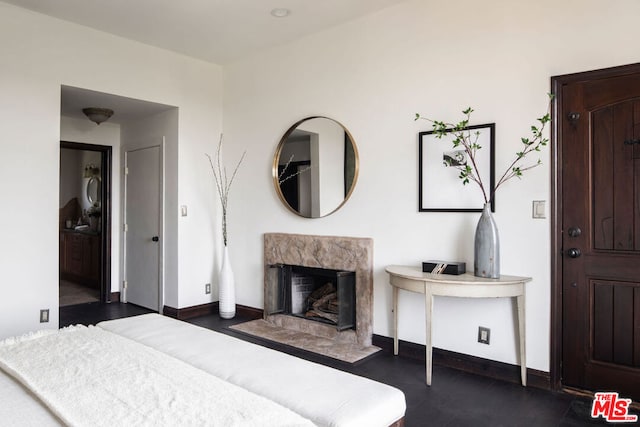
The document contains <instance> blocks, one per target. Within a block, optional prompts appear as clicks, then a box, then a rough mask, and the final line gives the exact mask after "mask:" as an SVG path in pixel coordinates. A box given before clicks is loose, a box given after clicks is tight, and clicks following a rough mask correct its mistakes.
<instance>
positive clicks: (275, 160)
mask: <svg viewBox="0 0 640 427" xmlns="http://www.w3.org/2000/svg"><path fill="white" fill-rule="evenodd" d="M313 119H325V120H329V121H331V122H333V123H335V124H336V125H338V126H340V128H342V130H343V131H344V133H345V137H346V138H345V143H346V139H348V141H349V142H350V143H351V147H352V149H353V163H354V166H353V167H354V170H353V180H352V182H351V187H350V188H349V191H347V192H346V195H345V196H344V199H343V200H342V202H341V203H340V204H338V206H337V207H336V208H335V209H333V210H331V211H329V212H328V213H325V214H320V215H317V216H313V214H312V215H304V214H302V213H301V212H299V211H298V210H297V209H295V208H293V207H292V206H291V205H290V204H289V202H288V201H287V199H286V198H285V196H284V194H283V192H282V189H281V186H280V180H279V178H280V177H279V172H278V166H279V165H280V156H281V154H282V150H283V148H284V146H285V144H286V143H287V141H288V139H289V137H290V136H291V134H292V133H293V132H294V131H295V130H296V129H297V128H298V126H300V125H301V124H303V123H304V122H306V121H309V120H313ZM343 165H344V163H343ZM344 168H345V166H343V169H344ZM271 170H272V177H273V186H274V187H275V190H276V193H277V194H278V197H279V198H280V201H281V202H282V204H283V205H284V206H286V208H287V209H289V210H290V211H291V212H293V213H294V214H296V215H298V216H301V217H303V218H324V217H326V216H329V215H331V214H333V213H334V212H336V211H338V210H339V209H340V208H341V207H342V206H344V204H345V203H346V202H347V200H349V198H350V197H351V194H352V193H353V190H354V189H355V187H356V183H357V181H358V175H359V172H360V156H359V154H358V147H357V146H356V143H355V140H354V139H353V136H352V135H351V133H350V132H349V130H348V129H347V128H346V127H345V126H344V125H343V124H342V123H340V122H339V121H337V120H335V119H332V118H330V117H325V116H310V117H305V118H303V119H301V120H298V121H297V122H296V123H294V124H293V125H292V126H291V127H290V128H289V129H288V130H287V131H286V132H285V133H284V135H283V136H282V138H281V139H280V142H279V143H278V147H277V148H276V152H275V155H274V156H273V165H272V168H271Z"/></svg>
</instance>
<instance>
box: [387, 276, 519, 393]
mask: <svg viewBox="0 0 640 427" xmlns="http://www.w3.org/2000/svg"><path fill="white" fill-rule="evenodd" d="M385 270H386V272H387V273H389V281H390V283H391V286H392V287H393V354H395V355H398V290H399V289H404V290H406V291H411V292H418V293H421V294H425V317H426V319H425V320H426V347H427V348H426V365H427V366H426V368H427V385H431V367H432V357H431V356H432V350H433V348H432V343H431V327H432V325H433V321H432V316H433V297H435V296H446V297H463V298H515V299H516V305H517V308H518V330H519V334H518V335H519V339H520V378H521V379H522V385H523V386H526V385H527V363H526V347H525V315H524V303H525V301H524V295H525V292H524V284H525V283H526V282H528V281H530V280H531V278H530V277H518V276H501V277H500V278H499V279H486V278H483V277H476V276H474V275H472V274H461V275H451V274H432V273H423V272H422V270H421V269H420V268H418V267H410V266H402V265H390V266H388V267H387V268H386V269H385Z"/></svg>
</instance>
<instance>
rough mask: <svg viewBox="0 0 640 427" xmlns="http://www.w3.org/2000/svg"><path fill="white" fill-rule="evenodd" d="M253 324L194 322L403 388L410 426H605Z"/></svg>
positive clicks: (403, 362) (128, 312) (545, 403)
mask: <svg viewBox="0 0 640 427" xmlns="http://www.w3.org/2000/svg"><path fill="white" fill-rule="evenodd" d="M149 312H150V310H147V309H145V308H142V307H137V306H135V305H131V304H121V303H111V304H100V303H93V304H84V305H76V306H69V307H62V308H60V326H61V327H63V326H67V325H71V324H85V325H88V324H95V323H97V322H100V321H102V320H108V319H115V318H119V317H127V316H135V315H138V314H143V313H149ZM248 320H251V319H249V318H242V317H241V316H236V318H234V319H232V320H223V319H220V318H219V317H218V316H217V315H208V316H202V317H197V318H194V319H190V320H189V322H190V323H193V324H195V325H199V326H202V327H205V328H208V329H213V330H216V331H218V332H222V333H225V334H228V335H232V336H235V337H238V338H240V339H243V340H245V341H250V342H254V343H256V344H260V345H263V346H265V347H271V348H274V349H276V350H280V351H285V352H287V353H290V354H293V355H295V356H298V357H302V358H304V359H307V360H311V361H314V362H318V363H322V364H324V365H328V366H332V367H334V368H337V369H341V370H343V371H347V372H351V373H353V374H356V375H360V376H364V377H367V378H371V379H373V380H376V381H380V382H383V383H385V384H389V385H392V386H394V387H397V388H399V389H400V390H402V391H403V392H404V394H405V397H406V400H407V414H406V418H405V425H406V426H407V427H414V426H438V427H439V426H474V427H480V426H492V427H494V426H545V427H546V426H563V427H572V426H585V425H598V424H600V425H604V424H607V423H606V422H605V421H604V420H602V419H598V420H593V419H592V418H591V417H590V410H591V399H588V398H584V397H577V396H574V395H570V394H566V393H556V392H550V391H545V390H539V389H535V388H530V387H522V386H520V385H517V384H513V383H508V382H503V381H499V380H494V379H491V378H486V377H482V376H478V375H474V374H469V373H465V372H461V371H457V370H454V369H450V368H446V367H443V366H437V365H434V367H433V382H432V386H431V387H427V386H426V385H425V384H424V363H422V362H420V361H417V360H413V359H408V358H403V357H399V356H398V357H394V356H393V355H392V354H390V353H386V352H379V353H378V354H376V355H374V356H373V357H371V358H369V359H367V360H365V361H363V362H360V363H358V364H356V365H351V364H347V363H344V362H340V361H336V360H334V359H329V358H325V357H322V356H318V355H315V354H312V353H308V352H304V351H301V350H296V349H292V348H290V347H285V346H282V345H279V344H275V343H268V342H264V341H262V340H259V339H256V338H252V337H249V336H246V335H243V334H240V333H237V332H234V331H232V330H230V329H228V327H229V326H230V325H233V324H236V323H241V322H244V321H248Z"/></svg>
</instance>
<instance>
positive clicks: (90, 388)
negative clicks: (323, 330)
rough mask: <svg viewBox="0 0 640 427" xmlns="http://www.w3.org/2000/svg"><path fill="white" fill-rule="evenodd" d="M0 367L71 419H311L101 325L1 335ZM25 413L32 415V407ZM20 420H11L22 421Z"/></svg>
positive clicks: (184, 422)
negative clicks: (16, 336)
mask: <svg viewBox="0 0 640 427" xmlns="http://www.w3.org/2000/svg"><path fill="white" fill-rule="evenodd" d="M0 367H1V368H2V369H4V370H5V371H6V372H9V373H11V374H12V375H13V376H14V377H15V378H17V379H18V380H19V381H20V382H21V383H22V384H24V385H27V386H28V387H29V388H30V389H31V390H32V391H33V392H34V394H36V395H37V396H38V397H39V399H40V400H41V401H42V402H44V403H45V405H46V406H47V407H49V408H50V409H51V411H52V412H53V413H55V414H56V415H57V416H58V417H59V418H60V419H61V420H63V421H64V423H65V424H67V425H69V426H178V425H180V426H221V427H227V426H274V425H278V426H280V425H287V426H305V427H306V426H312V425H313V424H312V423H311V422H310V421H309V420H306V419H304V418H302V417H301V416H299V415H297V414H295V413H294V412H292V411H291V410H289V409H287V408H285V407H283V406H281V405H278V404H276V403H274V402H272V401H270V400H268V399H266V398H263V397H261V396H258V395H256V394H254V393H251V392H249V391H247V390H244V389H242V388H240V387H237V386H235V385H233V384H230V383H228V382H226V381H223V380H221V379H220V378H217V377H215V376H213V375H209V374H206V373H204V372H202V371H201V370H200V369H197V368H195V367H193V366H191V365H189V364H187V363H184V362H182V361H180V360H178V359H175V358H173V357H170V356H167V355H166V354H164V353H162V352H159V351H156V350H154V349H152V348H150V347H147V346H144V345H141V344H139V343H136V342H134V341H131V340H129V339H126V338H124V337H121V336H118V335H116V334H113V333H111V332H108V331H106V330H104V329H101V328H95V327H89V328H87V327H74V328H67V329H63V330H61V331H60V332H58V333H53V334H51V333H45V334H37V335H34V336H31V337H24V338H22V339H8V340H5V341H3V342H0ZM5 379H6V378H5ZM13 385H14V386H15V384H13ZM5 403H6V401H3V402H2V406H5ZM12 409H13V411H12V412H16V409H17V408H15V407H14V408H12ZM20 412H22V411H20ZM22 415H23V419H22V421H25V420H26V421H30V418H31V414H27V413H23V414H22ZM45 418H46V416H45ZM10 419H11V418H10ZM5 421H7V419H6V418H5V419H2V420H0V423H2V422H5ZM22 421H16V420H13V421H11V423H10V425H17V424H15V423H16V422H20V423H21V424H19V425H27V424H26V423H25V424H22ZM55 421H56V420H55V418H54V419H53V422H54V425H55ZM39 425H42V424H39ZM45 425H47V424H45Z"/></svg>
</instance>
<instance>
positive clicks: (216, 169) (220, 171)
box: [205, 134, 247, 246]
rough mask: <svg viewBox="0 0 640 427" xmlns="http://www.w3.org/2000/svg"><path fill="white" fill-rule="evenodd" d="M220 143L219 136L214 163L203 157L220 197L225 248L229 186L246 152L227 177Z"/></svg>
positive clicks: (221, 138)
mask: <svg viewBox="0 0 640 427" xmlns="http://www.w3.org/2000/svg"><path fill="white" fill-rule="evenodd" d="M222 141H223V136H222V134H220V141H219V142H218V149H217V150H216V158H215V162H214V160H213V159H212V158H211V156H210V155H209V154H207V153H205V156H207V157H208V158H209V164H210V165H211V170H212V171H213V178H214V180H215V182H216V190H217V191H218V196H219V197H220V204H221V205H222V240H223V241H224V245H225V246H227V204H228V203H229V191H230V190H231V184H232V183H233V180H234V178H235V177H236V173H237V172H238V169H239V168H240V164H241V163H242V161H243V160H244V156H245V154H247V152H246V151H244V152H243V153H242V156H241V157H240V160H238V164H236V167H235V168H234V169H233V173H232V174H231V177H229V176H228V175H227V168H226V167H224V166H223V165H222V162H221V161H220V151H221V149H222Z"/></svg>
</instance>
